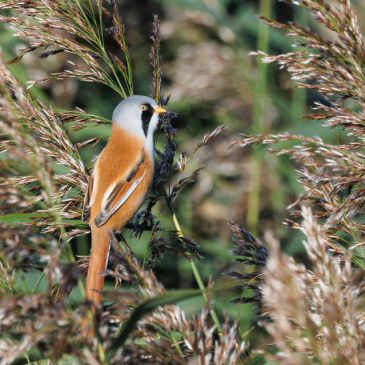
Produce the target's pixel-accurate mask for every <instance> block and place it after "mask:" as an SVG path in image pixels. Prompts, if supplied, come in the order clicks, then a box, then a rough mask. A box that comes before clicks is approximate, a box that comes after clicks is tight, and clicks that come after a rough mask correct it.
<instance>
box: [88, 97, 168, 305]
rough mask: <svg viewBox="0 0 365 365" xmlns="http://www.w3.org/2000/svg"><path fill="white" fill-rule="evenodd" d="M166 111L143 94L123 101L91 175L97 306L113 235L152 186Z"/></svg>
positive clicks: (91, 282) (91, 273) (91, 280)
mask: <svg viewBox="0 0 365 365" xmlns="http://www.w3.org/2000/svg"><path fill="white" fill-rule="evenodd" d="M164 111H165V110H164V109H162V108H160V107H158V105H157V104H156V103H155V102H154V101H153V100H152V99H150V98H148V97H144V96H132V97H129V98H127V99H125V100H124V101H123V102H122V103H120V104H119V105H118V106H117V108H116V109H115V111H114V113H113V126H112V131H111V135H110V138H109V141H108V143H107V145H106V146H105V148H104V149H103V151H102V152H101V154H100V155H99V157H98V159H97V161H96V163H95V168H94V172H93V174H92V176H91V177H90V181H89V188H88V191H87V193H86V196H85V202H84V211H83V218H84V219H85V220H87V221H88V222H89V225H90V229H91V236H92V246H91V255H90V262H89V269H88V274H87V280H86V297H87V299H89V300H90V301H91V302H93V304H95V305H97V304H99V303H100V300H101V294H100V291H101V290H102V288H103V286H104V272H105V269H106V266H107V260H108V254H109V245H110V238H111V234H112V232H113V231H114V230H118V229H121V228H122V227H123V226H124V225H125V224H126V223H128V221H129V220H130V219H131V218H132V217H133V215H134V214H135V212H136V211H137V210H138V208H139V207H140V206H141V204H142V203H143V201H144V199H145V196H146V194H147V192H148V190H149V187H150V185H151V183H152V179H153V132H154V129H155V128H156V126H157V122H158V114H159V113H161V112H164Z"/></svg>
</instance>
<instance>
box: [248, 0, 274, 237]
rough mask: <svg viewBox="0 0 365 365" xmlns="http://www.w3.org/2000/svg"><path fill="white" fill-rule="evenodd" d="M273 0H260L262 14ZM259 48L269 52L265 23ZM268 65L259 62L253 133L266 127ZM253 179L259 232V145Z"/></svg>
mask: <svg viewBox="0 0 365 365" xmlns="http://www.w3.org/2000/svg"><path fill="white" fill-rule="evenodd" d="M271 8H272V3H271V0H260V15H263V16H266V17H270V15H271ZM257 49H258V50H260V51H263V52H267V51H268V49H269V29H268V27H267V26H266V25H264V24H263V23H260V25H259V32H258V38H257ZM267 71H268V65H267V64H265V63H263V62H260V63H259V64H258V72H259V78H258V80H257V83H256V87H255V92H254V94H255V101H256V102H255V107H254V120H253V125H252V129H251V133H253V134H258V133H262V132H263V131H264V129H265V111H266V107H267V74H268V72H267ZM251 163H252V166H251V179H250V189H249V194H248V204H247V221H246V224H247V227H248V229H249V230H250V232H252V233H253V234H256V233H257V226H258V222H259V215H260V193H261V174H262V165H263V153H262V149H261V148H260V147H259V146H257V147H254V148H253V149H252V160H251Z"/></svg>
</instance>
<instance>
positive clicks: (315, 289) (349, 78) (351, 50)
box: [233, 0, 365, 365]
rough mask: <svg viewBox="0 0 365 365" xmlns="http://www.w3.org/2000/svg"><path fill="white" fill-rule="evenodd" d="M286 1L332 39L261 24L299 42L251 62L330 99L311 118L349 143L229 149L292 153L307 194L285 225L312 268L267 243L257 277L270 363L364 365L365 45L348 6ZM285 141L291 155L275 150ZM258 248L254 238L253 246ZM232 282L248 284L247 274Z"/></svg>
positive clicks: (301, 140)
mask: <svg viewBox="0 0 365 365" xmlns="http://www.w3.org/2000/svg"><path fill="white" fill-rule="evenodd" d="M286 2H287V3H289V4H292V5H296V6H301V7H303V8H306V9H308V10H309V11H310V12H311V14H312V15H313V18H314V20H315V21H316V22H317V23H319V24H321V25H322V26H324V27H325V28H327V30H328V31H330V33H331V40H328V39H327V38H325V37H324V36H323V35H322V34H321V33H314V32H313V31H311V30H310V29H308V28H305V27H302V26H300V25H298V24H294V23H290V24H282V23H279V22H276V21H273V20H270V19H266V18H263V19H262V20H263V21H264V22H266V23H267V24H268V25H270V26H272V27H275V28H278V29H282V30H284V31H286V32H287V33H288V34H289V35H290V36H294V37H295V40H296V48H295V49H294V51H293V52H289V53H286V54H282V55H278V56H268V55H266V54H263V53H262V52H256V53H255V54H256V55H259V56H261V57H262V61H263V62H268V63H269V62H278V64H279V65H280V67H281V68H284V69H286V70H287V71H288V72H289V74H290V75H291V77H292V79H293V80H294V81H295V82H297V84H298V86H299V87H302V88H307V89H312V90H314V91H316V92H318V93H321V94H322V95H323V96H324V97H325V101H324V102H323V103H321V102H317V103H316V105H315V109H316V112H315V113H313V114H311V115H309V116H308V118H309V119H312V120H315V121H322V120H323V121H325V122H324V124H323V125H324V126H326V127H330V128H334V127H337V128H341V129H342V130H343V135H344V136H343V140H344V142H340V143H339V144H336V145H334V144H329V143H326V142H324V141H323V140H322V139H321V138H319V137H304V136H300V135H290V134H288V133H283V134H277V135H258V136H243V138H242V140H240V141H236V142H234V144H233V145H234V146H240V147H247V146H250V145H252V144H263V145H270V146H271V147H270V149H269V151H270V152H274V153H276V154H278V155H281V154H287V155H289V156H290V157H291V158H292V159H294V160H295V162H296V164H297V166H299V171H298V174H299V179H300V183H301V184H302V185H303V188H304V193H303V194H302V195H301V196H300V197H299V199H298V200H297V201H296V202H295V203H294V204H292V205H291V207H290V209H291V213H292V216H293V221H288V223H289V224H290V226H292V227H293V228H295V229H300V230H301V231H302V232H303V234H304V235H305V241H304V246H305V249H306V252H307V255H308V257H309V260H310V264H311V267H310V269H311V270H309V269H308V268H306V267H305V266H304V265H303V264H299V263H297V262H295V261H294V260H293V259H292V258H290V257H288V256H286V255H284V254H282V253H281V251H280V246H279V244H278V243H277V242H276V241H275V239H273V237H271V236H270V235H268V237H267V239H266V241H267V242H268V246H269V249H270V253H269V256H268V261H267V264H266V267H265V268H264V269H262V270H261V273H260V272H259V273H257V274H256V275H255V278H256V279H259V288H258V291H259V299H260V304H261V307H262V314H264V315H265V316H267V317H269V318H270V320H269V321H267V322H264V326H265V328H266V329H267V331H268V332H269V334H270V336H271V341H272V344H273V345H274V348H275V351H274V352H273V354H271V355H268V354H266V358H267V359H271V360H273V361H275V363H280V364H291V365H292V364H354V365H357V364H362V363H364V361H365V352H364V348H365V346H364V345H365V343H364V340H365V327H364V324H363V318H364V295H363V285H364V281H363V270H364V268H365V265H364V263H363V258H362V257H363V255H362V246H363V242H364V231H365V226H364V223H363V214H364V208H363V194H364V183H363V175H364V164H363V161H364V157H365V156H364V154H363V148H364V139H363V120H364V118H365V116H364V107H365V92H364V86H363V79H364V56H365V44H364V38H363V36H362V34H361V32H360V29H359V25H358V21H357V18H356V15H355V13H354V11H353V10H352V8H351V4H350V1H349V0H338V1H333V2H329V1H324V0H295V1H294V0H289V1H286ZM282 142H285V144H284V146H285V147H276V146H275V145H277V144H278V143H282ZM294 143H295V144H294ZM308 205H310V206H311V208H308ZM300 206H301V208H300V209H299V208H298V207H300ZM299 217H302V219H303V222H302V223H300V222H297V219H298V218H299ZM236 231H237V229H236ZM246 236H247V235H246ZM246 240H247V238H246ZM253 242H254V241H252V239H250V240H249V244H250V245H251V246H252V244H253ZM255 245H256V246H257V244H255ZM258 249H259V247H256V250H258ZM246 260H247V259H246ZM255 261H257V260H255ZM255 263H256V264H257V262H255ZM356 266H357V268H355V267H356ZM233 275H234V276H236V277H237V278H239V279H241V280H243V281H244V285H246V282H247V281H248V279H247V278H246V276H244V275H242V276H240V274H235V273H233ZM254 289H256V292H257V288H256V287H255V288H254ZM244 300H245V298H243V299H242V300H241V301H243V302H244Z"/></svg>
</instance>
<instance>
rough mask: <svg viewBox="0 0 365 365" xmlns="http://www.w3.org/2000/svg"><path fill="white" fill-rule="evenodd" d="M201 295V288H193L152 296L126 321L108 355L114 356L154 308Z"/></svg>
mask: <svg viewBox="0 0 365 365" xmlns="http://www.w3.org/2000/svg"><path fill="white" fill-rule="evenodd" d="M200 295H201V291H200V290H199V289H192V290H173V291H169V292H166V293H165V294H163V295H161V296H158V297H155V298H151V299H148V300H146V301H145V302H143V303H142V304H140V305H139V306H138V307H137V308H136V309H135V310H134V312H133V313H132V315H131V316H130V318H129V319H128V321H127V322H125V323H124V325H123V327H122V330H121V332H120V334H119V335H118V336H117V337H116V338H115V340H114V341H113V344H112V346H111V347H110V349H109V351H108V357H110V356H112V355H113V354H114V353H115V351H116V350H117V349H118V348H120V347H121V346H122V345H123V344H124V343H125V341H126V340H127V338H128V336H129V335H130V333H131V332H132V331H133V330H134V328H135V327H136V324H137V322H138V321H139V320H140V319H141V318H143V317H144V316H146V315H148V314H149V313H151V312H152V311H153V310H155V309H157V308H158V307H161V306H163V305H167V304H173V303H176V302H179V301H182V300H186V299H191V298H194V297H197V296H200Z"/></svg>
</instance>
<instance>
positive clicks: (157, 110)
mask: <svg viewBox="0 0 365 365" xmlns="http://www.w3.org/2000/svg"><path fill="white" fill-rule="evenodd" d="M154 110H155V113H157V114H161V113H166V112H167V110H166V109H164V108H162V107H160V106H156V108H155V109H154Z"/></svg>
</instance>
